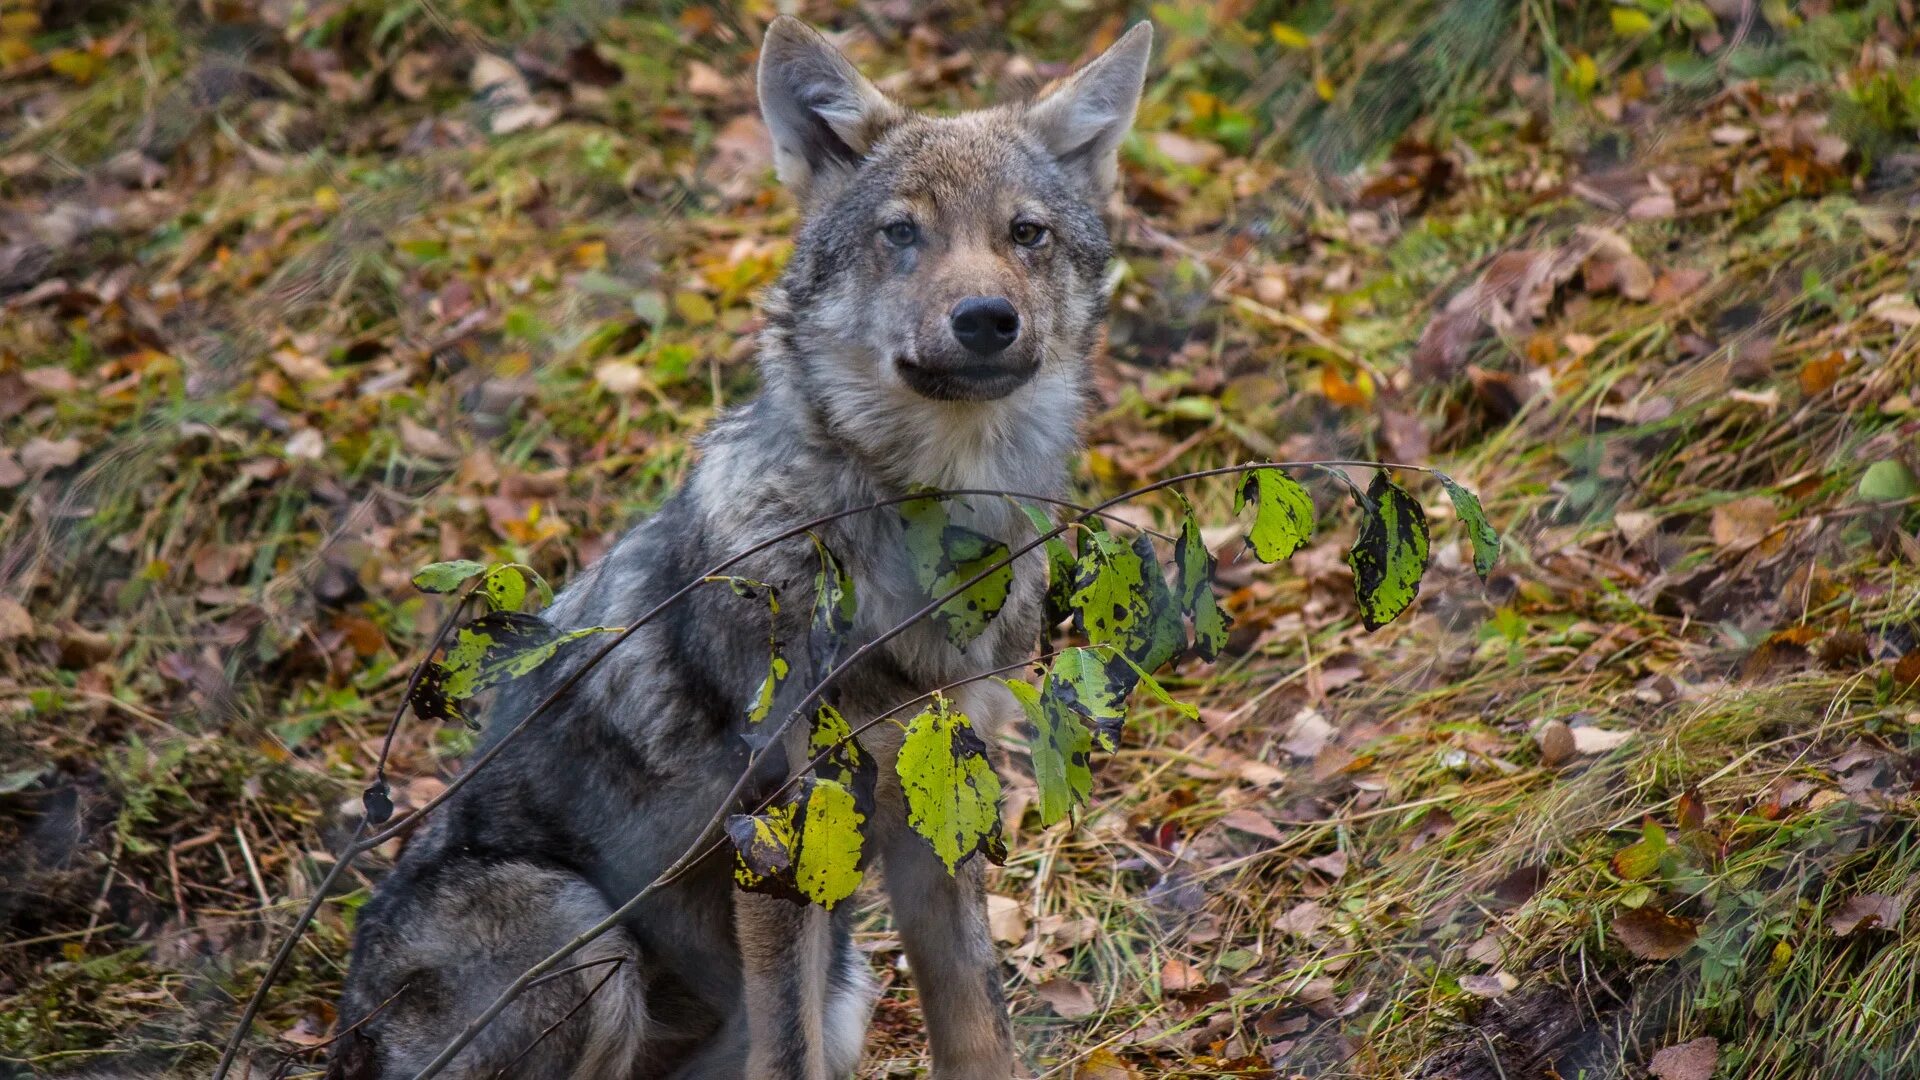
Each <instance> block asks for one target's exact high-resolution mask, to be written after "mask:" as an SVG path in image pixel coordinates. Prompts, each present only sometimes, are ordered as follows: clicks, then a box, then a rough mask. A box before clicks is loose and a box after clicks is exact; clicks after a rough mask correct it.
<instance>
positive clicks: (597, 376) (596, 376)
mask: <svg viewBox="0 0 1920 1080" xmlns="http://www.w3.org/2000/svg"><path fill="white" fill-rule="evenodd" d="M593 381H594V382H597V383H599V384H600V385H601V386H602V387H604V388H605V389H606V391H607V392H608V393H609V394H614V395H616V396H619V397H626V396H627V395H629V394H631V393H634V392H635V391H637V390H639V389H640V388H641V387H642V386H645V385H646V382H647V375H646V372H645V371H643V370H641V368H640V365H639V364H635V363H633V362H631V361H627V360H603V361H601V362H600V363H599V364H597V365H595V367H594V369H593Z"/></svg>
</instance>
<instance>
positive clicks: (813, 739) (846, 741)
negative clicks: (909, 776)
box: [807, 702, 879, 814]
mask: <svg viewBox="0 0 1920 1080" xmlns="http://www.w3.org/2000/svg"><path fill="white" fill-rule="evenodd" d="M821 754H825V755H826V756H825V757H824V758H821V760H820V764H819V765H818V766H816V767H815V768H814V773H815V774H816V775H818V776H820V777H822V778H824V779H827V780H832V781H834V782H835V783H837V784H840V785H841V786H842V787H845V788H846V789H847V790H848V791H850V792H852V793H853V798H854V805H855V806H857V807H858V808H859V810H860V812H861V813H863V814H870V813H872V812H873V793H874V781H875V780H876V779H877V778H878V772H879V770H878V768H877V767H876V766H875V764H874V761H873V757H872V755H870V754H868V753H867V752H866V751H865V750H863V749H862V748H861V746H860V744H859V742H857V741H855V739H854V737H853V726H852V725H851V724H848V723H847V718H846V717H844V716H842V715H840V710H838V709H836V708H834V707H833V706H832V705H829V704H827V703H826V702H821V703H820V707H819V708H818V709H816V710H814V714H813V723H812V725H811V726H810V728H809V730H808V733H807V756H808V757H809V759H811V758H814V757H819V756H820V755H821Z"/></svg>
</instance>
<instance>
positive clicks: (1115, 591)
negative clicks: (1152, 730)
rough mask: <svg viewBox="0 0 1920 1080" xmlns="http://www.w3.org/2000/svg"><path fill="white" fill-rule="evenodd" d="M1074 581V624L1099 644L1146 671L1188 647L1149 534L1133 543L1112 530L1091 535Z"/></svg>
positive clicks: (1072, 600)
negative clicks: (1111, 648) (1118, 536)
mask: <svg viewBox="0 0 1920 1080" xmlns="http://www.w3.org/2000/svg"><path fill="white" fill-rule="evenodd" d="M1073 583H1074V589H1073V593H1072V595H1071V596H1069V597H1068V603H1069V605H1070V606H1071V607H1072V608H1073V616H1074V624H1075V626H1076V627H1077V628H1078V629H1079V631H1080V632H1081V633H1082V634H1085V635H1086V637H1087V640H1088V641H1091V642H1093V643H1094V644H1095V645H1111V646H1113V647H1114V648H1115V649H1117V650H1119V651H1120V653H1121V655H1123V656H1125V657H1126V658H1127V659H1129V660H1131V661H1133V662H1134V663H1136V664H1138V665H1140V666H1141V667H1143V668H1145V669H1147V670H1148V671H1152V670H1153V669H1155V668H1157V667H1159V666H1160V665H1161V664H1164V663H1166V662H1167V661H1169V660H1171V659H1173V658H1174V657H1175V656H1177V655H1179V653H1180V650H1181V649H1183V648H1185V647H1186V644H1187V630H1186V625H1185V624H1184V623H1183V622H1182V621H1181V618H1180V609H1179V607H1178V606H1176V605H1175V604H1174V601H1173V593H1172V592H1171V591H1169V590H1168V588H1167V581H1166V578H1165V577H1164V576H1162V575H1161V573H1160V561H1159V559H1158V558H1156V557H1155V555H1154V551H1153V540H1152V538H1151V537H1149V536H1147V535H1146V534H1145V533H1142V534H1140V535H1139V536H1136V537H1134V539H1133V542H1132V543H1131V544H1127V543H1124V542H1122V541H1121V540H1120V539H1119V538H1117V537H1115V536H1114V535H1113V534H1112V533H1105V532H1100V533H1093V534H1091V535H1090V536H1088V537H1087V539H1086V542H1085V543H1084V544H1083V545H1082V549H1081V552H1080V558H1079V560H1078V561H1077V562H1076V563H1075V564H1074V577H1073Z"/></svg>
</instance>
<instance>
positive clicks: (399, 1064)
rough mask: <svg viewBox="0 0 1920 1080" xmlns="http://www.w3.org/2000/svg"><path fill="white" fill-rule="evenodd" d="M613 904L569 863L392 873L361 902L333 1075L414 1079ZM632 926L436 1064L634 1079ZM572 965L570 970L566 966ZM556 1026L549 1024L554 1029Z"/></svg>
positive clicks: (513, 1073)
mask: <svg viewBox="0 0 1920 1080" xmlns="http://www.w3.org/2000/svg"><path fill="white" fill-rule="evenodd" d="M607 913H608V907H607V903H606V901H605V899H604V898H602V897H601V895H600V893H599V892H598V891H597V890H595V889H594V888H593V887H592V886H590V885H588V884H587V883H586V882H585V881H584V880H582V879H580V878H578V877H575V876H574V875H572V874H569V873H566V872H564V871H560V870H555V869H550V868H546V867H540V866H535V865H532V864H530V863H524V862H506V863H483V862H478V861H475V860H455V861H451V862H448V863H446V864H443V865H440V866H437V867H433V868H430V869H427V870H425V871H422V872H406V871H403V872H402V873H401V874H397V875H396V876H395V877H394V878H392V879H389V881H388V882H387V883H386V885H385V886H383V888H382V889H381V892H380V895H379V896H378V897H376V899H375V901H374V902H373V903H371V904H369V905H368V906H367V907H366V908H365V909H363V910H362V912H361V921H360V926H359V929H358V931H357V933H356V935H355V940H354V950H353V966H352V970H351V971H350V972H349V974H348V977H347V991H346V994H345V996H344V997H343V999H342V1001H341V1008H340V1025H341V1028H342V1030H345V1029H346V1028H347V1027H348V1026H350V1025H353V1024H355V1023H359V1025H360V1026H359V1027H357V1028H355V1029H354V1030H353V1032H352V1033H351V1034H348V1035H347V1036H346V1037H345V1038H343V1039H341V1040H340V1042H339V1044H338V1045H336V1047H335V1049H334V1057H333V1063H332V1067H331V1069H330V1070H329V1071H328V1074H327V1076H328V1080H405V1078H407V1077H410V1076H412V1075H414V1074H415V1073H416V1072H418V1071H419V1070H420V1069H421V1068H422V1067H424V1066H425V1065H426V1064H427V1063H428V1062H429V1061H431V1060H433V1058H434V1057H435V1056H436V1055H437V1054H438V1053H439V1052H440V1050H441V1048H442V1047H444V1046H446V1044H447V1043H449V1042H451V1041H452V1040H453V1039H454V1038H455V1037H456V1036H457V1035H458V1034H459V1033H460V1032H461V1030H462V1029H463V1028H465V1027H466V1025H467V1023H468V1022H469V1021H471V1020H472V1019H473V1018H474V1017H476V1016H478V1015H479V1014H480V1013H481V1012H482V1011H483V1010H484V1009H485V1008H486V1007H487V1006H488V1005H490V1004H491V1003H492V1002H493V1001H494V999H495V998H497V997H498V996H499V995H500V993H501V992H502V991H503V990H505V989H506V987H507V985H508V984H509V983H511V982H512V981H513V980H514V979H515V978H516V977H518V976H519V975H520V973H521V972H523V971H525V970H526V969H528V968H529V967H532V966H533V965H534V964H535V963H537V962H539V961H540V960H541V959H543V958H545V957H546V956H547V955H548V954H549V953H551V952H553V951H554V950H555V949H557V948H559V947H560V946H561V945H563V944H565V943H566V942H567V941H568V940H569V939H570V938H572V937H573V936H574V935H576V934H578V933H580V932H581V931H582V930H585V929H586V928H588V927H589V926H592V925H593V924H594V923H596V922H599V921H600V920H601V919H602V918H604V917H605V916H606V915H607ZM637 961H638V956H637V954H636V951H635V949H634V945H633V940H632V938H631V936H629V935H628V934H627V933H626V931H625V930H615V931H614V932H612V933H609V934H606V935H604V936H602V937H600V938H598V939H597V940H595V941H594V942H593V943H592V944H590V945H588V946H587V947H585V948H584V949H582V950H580V951H579V952H577V953H575V954H574V955H573V956H572V957H571V958H570V959H569V960H568V962H567V963H566V964H565V965H563V967H562V970H565V971H566V973H565V974H558V973H556V974H555V976H553V977H550V978H549V979H548V980H547V981H545V982H541V983H538V984H536V985H534V986H532V987H530V988H528V989H527V990H526V991H525V992H523V993H522V994H521V995H520V997H519V998H518V999H516V1000H515V1001H514V1002H513V1004H511V1005H509V1006H508V1007H507V1009H506V1010H505V1011H504V1012H502V1013H501V1014H500V1016H499V1017H497V1018H496V1019H495V1020H494V1021H493V1022H492V1023H491V1024H489V1025H488V1026H487V1027H486V1028H485V1029H483V1030H482V1031H481V1032H480V1034H479V1035H478V1037H476V1038H475V1039H474V1041H473V1042H472V1043H471V1044H469V1045H468V1046H467V1048H466V1049H465V1050H463V1051H461V1053H460V1056H459V1057H457V1058H455V1059H454V1061H453V1064H452V1066H451V1067H449V1068H448V1069H447V1070H446V1071H445V1072H443V1073H442V1074H441V1075H442V1076H445V1077H449V1078H457V1080H496V1078H499V1080H506V1078H512V1080H637V1078H634V1077H633V1071H634V1062H635V1060H636V1059H637V1058H638V1056H639V1054H640V1051H641V1047H642V1040H643V1039H644V1037H645V1031H644V1027H645V1023H646V1015H645V1007H644V1003H643V1001H642V995H641V991H640V987H641V985H642V981H643V980H642V977H641V974H640V972H638V971H636V970H635V967H636V964H637ZM568 969H570V970H568ZM549 1028H552V1030H551V1031H549V1030H548V1029H549Z"/></svg>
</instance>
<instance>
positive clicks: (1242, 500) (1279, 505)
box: [1233, 469, 1313, 562]
mask: <svg viewBox="0 0 1920 1080" xmlns="http://www.w3.org/2000/svg"><path fill="white" fill-rule="evenodd" d="M1248 503H1252V504H1253V527H1252V528H1251V529H1249V530H1247V544H1248V546H1250V547H1252V548H1253V554H1254V556H1255V557H1256V558H1258V559H1259V560H1260V561H1261V562H1278V561H1280V560H1281V559H1284V558H1287V557H1288V556H1290V555H1292V554H1293V553H1294V552H1296V551H1299V550H1300V549H1301V548H1302V547H1304V546H1306V543H1307V541H1308V540H1309V539H1310V538H1312V536H1313V496H1311V495H1309V494H1307V489H1306V488H1303V487H1301V486H1300V484H1299V483H1298V482H1297V481H1295V480H1294V478H1293V477H1291V476H1288V475H1287V474H1286V473H1284V472H1282V471H1281V470H1279V469H1255V470H1253V471H1252V472H1249V473H1247V475H1246V476H1245V477H1243V478H1242V479H1241V481H1240V487H1239V488H1238V489H1237V490H1235V491H1234V493H1233V512H1234V513H1235V514H1238V513H1240V511H1241V510H1243V509H1245V508H1246V505H1247V504H1248Z"/></svg>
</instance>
